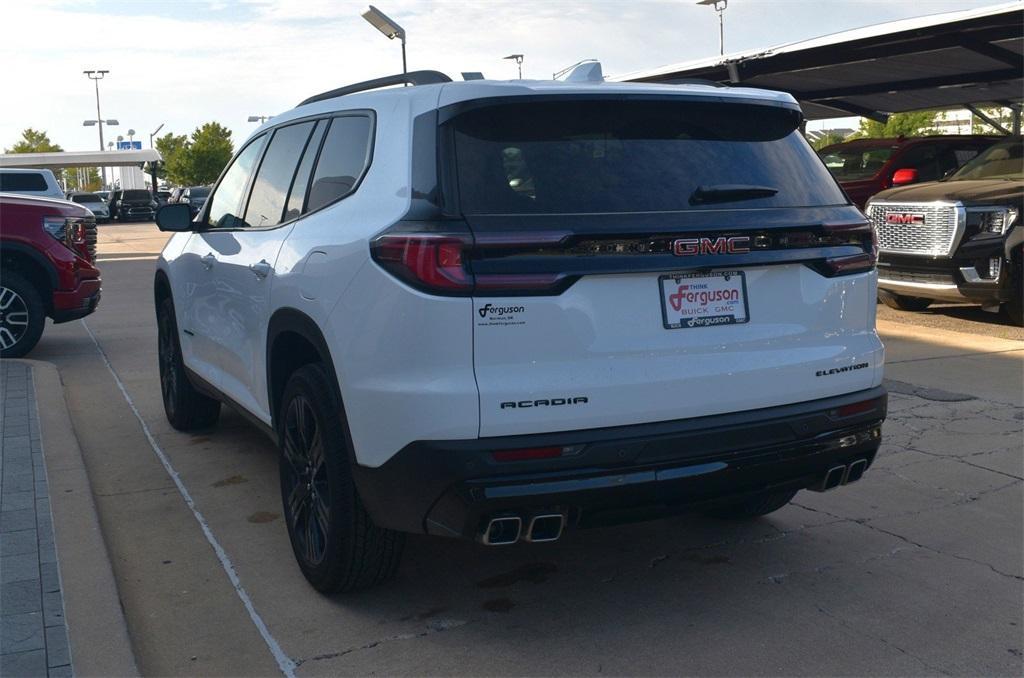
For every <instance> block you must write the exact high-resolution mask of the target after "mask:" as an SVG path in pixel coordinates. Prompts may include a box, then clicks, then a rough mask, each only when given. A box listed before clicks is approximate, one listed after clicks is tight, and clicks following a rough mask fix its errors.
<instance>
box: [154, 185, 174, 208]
mask: <svg viewBox="0 0 1024 678" xmlns="http://www.w3.org/2000/svg"><path fill="white" fill-rule="evenodd" d="M170 198H171V192H170V191H168V190H164V189H162V188H161V189H160V190H159V191H157V192H156V202H157V205H158V206H161V207H162V206H163V205H166V204H167V203H168V201H169V200H170Z"/></svg>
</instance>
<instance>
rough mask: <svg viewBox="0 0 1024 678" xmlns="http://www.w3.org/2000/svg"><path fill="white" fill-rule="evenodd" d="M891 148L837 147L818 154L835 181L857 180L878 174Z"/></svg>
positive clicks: (890, 153)
mask: <svg viewBox="0 0 1024 678" xmlns="http://www.w3.org/2000/svg"><path fill="white" fill-rule="evenodd" d="M893 150H894V149H892V148H891V147H874V148H864V147H863V146H861V147H860V148H857V147H846V148H843V147H839V148H834V149H832V150H830V151H823V152H821V153H819V155H820V156H821V160H822V162H824V163H825V167H827V168H828V171H829V172H831V173H832V176H834V177H835V178H836V180H837V181H859V180H861V179H870V178H871V177H873V176H875V175H876V174H878V172H879V170H881V169H882V166H883V165H885V163H886V162H887V161H888V160H889V156H891V155H892V152H893Z"/></svg>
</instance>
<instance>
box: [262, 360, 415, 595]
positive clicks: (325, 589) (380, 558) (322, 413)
mask: <svg viewBox="0 0 1024 678" xmlns="http://www.w3.org/2000/svg"><path fill="white" fill-rule="evenodd" d="M340 412H342V408H341V403H340V402H338V397H337V395H336V394H335V389H334V388H333V385H332V381H331V378H330V376H329V375H328V373H327V370H326V369H324V367H323V365H320V364H317V363H315V364H310V365H305V366H303V367H300V368H299V369H298V370H296V371H295V373H293V374H292V376H291V377H290V378H289V379H288V383H287V385H286V386H285V389H284V395H283V396H282V398H281V409H280V415H279V416H278V443H279V447H280V451H281V452H280V462H279V463H280V476H281V501H282V504H283V507H284V517H285V523H286V525H287V527H288V538H289V540H290V541H291V544H292V551H293V552H294V553H295V560H296V561H297V562H298V564H299V568H300V569H301V570H302V574H303V575H304V576H305V577H306V579H307V580H308V581H309V583H310V584H311V585H312V586H313V588H315V589H316V590H317V591H320V592H321V593H326V594H330V593H340V592H348V591H358V590H360V589H366V588H370V587H372V586H375V585H377V584H380V583H381V582H383V581H385V580H387V579H389V578H390V577H392V576H393V575H394V574H395V571H396V570H397V569H398V563H399V560H400V558H401V553H402V547H403V545H404V543H405V538H404V537H405V535H403V534H401V533H399V532H395V531H393V530H387V529H383V528H380V527H377V526H376V525H374V524H373V521H372V520H371V518H370V516H369V514H368V513H367V512H366V509H365V508H364V507H363V503H362V501H361V500H360V498H359V494H358V492H357V491H356V487H355V483H354V481H353V479H352V456H351V454H350V449H349V444H348V440H349V438H348V436H347V435H346V424H345V422H344V415H342V416H339V413H340Z"/></svg>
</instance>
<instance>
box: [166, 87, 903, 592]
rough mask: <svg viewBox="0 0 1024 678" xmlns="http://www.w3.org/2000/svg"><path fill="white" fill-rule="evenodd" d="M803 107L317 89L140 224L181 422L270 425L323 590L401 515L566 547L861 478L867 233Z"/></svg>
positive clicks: (391, 563)
mask: <svg viewBox="0 0 1024 678" xmlns="http://www.w3.org/2000/svg"><path fill="white" fill-rule="evenodd" d="M400 84H411V85H413V86H411V87H386V86H388V85H400ZM801 122H802V116H801V112H800V109H799V107H798V105H797V104H796V102H795V101H794V100H793V99H792V98H791V97H789V96H788V95H786V94H780V93H777V92H767V91H758V90H753V89H742V88H735V89H734V88H725V87H713V86H703V85H682V86H671V85H647V84H618V83H609V82H603V81H600V80H597V81H587V80H583V81H571V82H553V81H552V82H538V81H511V82H493V81H480V80H477V81H470V82H451V81H450V80H449V79H448V78H447V77H445V76H444V75H442V74H440V73H436V72H431V71H420V72H416V73H410V74H408V75H407V76H394V77H390V78H382V79H379V80H376V81H371V82H369V83H361V84H359V85H353V86H349V87H344V88H341V89H338V90H334V91H331V92H325V93H324V94H320V95H317V96H314V97H312V98H310V99H307V100H306V101H304V102H302V103H301V104H300V105H299V106H298V107H296V108H295V109H294V110H292V111H289V112H287V113H284V114H281V115H278V116H275V117H274V119H273V121H271V122H268V123H267V124H266V125H264V126H263V127H261V128H259V129H258V130H257V131H256V132H255V133H254V134H253V135H252V137H251V138H250V139H249V140H247V141H246V142H245V144H243V145H242V147H241V150H239V151H238V153H237V154H236V155H235V157H234V159H233V160H232V161H231V163H230V164H229V165H228V167H227V169H226V170H225V171H224V173H223V175H222V176H221V178H220V180H219V181H218V183H217V185H216V187H215V188H214V190H213V192H212V195H211V197H210V198H209V200H208V201H207V202H206V204H205V206H204V208H203V210H202V211H201V212H200V213H199V215H198V216H197V217H196V218H195V220H194V221H193V220H192V218H191V217H190V215H189V209H188V206H187V205H168V206H166V207H163V208H162V209H161V210H160V212H159V213H158V215H157V223H158V224H159V225H160V227H161V228H162V229H164V230H167V231H178V233H176V234H175V235H174V236H173V237H172V238H171V239H170V241H169V242H168V244H167V246H166V248H165V249H164V251H163V254H162V256H161V257H160V259H159V263H158V266H157V271H156V277H155V281H154V283H155V286H154V292H155V302H156V311H157V320H158V324H159V355H160V376H161V386H162V390H163V399H164V405H165V409H166V412H167V417H168V419H169V420H170V422H171V424H172V425H174V426H175V427H176V428H179V429H182V430H188V429H194V428H197V427H205V426H210V425H211V424H213V423H214V422H215V421H216V419H217V415H218V412H219V409H220V404H221V403H222V402H223V403H228V404H230V405H231V406H233V407H235V408H237V409H238V410H239V411H240V412H242V413H243V414H245V415H247V416H248V417H249V418H250V419H251V420H252V421H253V422H254V423H255V424H256V425H257V426H259V427H261V428H262V429H263V430H264V431H265V432H267V433H268V434H269V435H271V436H272V437H273V439H274V440H275V441H276V442H277V443H278V444H279V446H280V450H281V454H280V476H281V494H282V499H283V503H284V515H285V518H286V523H287V528H288V532H289V536H290V538H291V543H292V547H293V549H294V552H295V557H296V559H297V560H298V563H299V566H300V568H301V570H302V572H303V574H304V575H305V576H306V577H307V578H308V580H309V581H310V583H311V584H312V585H313V586H314V587H316V588H317V589H319V590H320V591H324V592H333V591H342V590H353V589H358V588H362V587H366V586H370V585H372V584H375V583H377V582H380V581H382V580H384V579H385V578H387V577H388V576H389V575H391V574H392V573H393V572H394V571H395V569H396V567H397V564H398V560H399V555H400V552H401V547H402V542H403V540H402V535H403V533H406V532H413V533H421V534H422V533H425V534H431V535H439V536H448V537H462V538H470V539H476V540H479V541H480V542H482V543H483V544H487V545H498V544H512V543H515V542H518V541H526V542H544V541H554V540H556V539H558V538H559V537H560V536H561V535H562V532H563V529H564V528H565V527H567V526H569V527H587V526H592V525H598V524H607V523H611V522H616V521H626V520H639V519H644V518H648V517H652V516H657V515H663V514H666V513H672V512H678V511H692V510H697V511H704V512H707V513H710V514H712V515H717V516H723V517H752V516H758V515H763V514H766V513H769V512H771V511H774V510H776V509H778V508H780V507H782V506H784V505H785V504H786V503H787V502H788V501H789V500H790V499H792V497H793V495H794V494H795V493H796V492H797V491H798V490H801V489H813V490H828V489H832V488H834V487H837V486H839V485H843V484H846V483H849V482H852V481H855V480H858V479H859V478H860V477H861V475H862V474H863V473H864V471H865V469H866V468H867V467H868V466H869V465H870V464H871V463H872V461H873V459H874V457H875V453H876V451H877V450H878V446H879V441H880V436H881V431H880V427H881V424H882V421H883V419H884V418H885V411H886V395H885V391H884V390H883V388H882V387H881V381H882V365H883V348H882V344H881V343H880V342H879V339H878V336H877V334H876V332H875V297H876V272H875V257H876V246H875V242H874V237H873V233H872V229H871V227H870V225H869V224H868V223H866V221H865V219H864V217H863V215H862V214H861V213H860V212H859V211H858V209H857V208H856V207H855V206H853V205H851V204H850V203H849V201H848V200H847V199H846V197H845V196H844V194H843V192H842V191H841V190H840V189H839V187H838V186H837V185H836V182H835V181H834V180H833V179H832V177H831V176H830V175H829V173H828V171H827V170H826V169H825V167H824V166H823V165H822V164H821V161H820V160H819V159H818V158H817V156H816V155H815V154H814V152H813V151H812V150H811V149H810V147H809V146H808V145H807V143H806V142H805V141H804V139H803V137H802V136H801V134H800V132H799V129H800V124H801Z"/></svg>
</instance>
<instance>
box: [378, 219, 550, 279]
mask: <svg viewBox="0 0 1024 678" xmlns="http://www.w3.org/2000/svg"><path fill="white" fill-rule="evenodd" d="M408 227H409V224H408V223H403V224H400V225H399V226H398V227H397V228H396V229H394V230H393V231H389V232H387V233H384V234H383V235H381V236H379V237H377V238H376V239H375V240H374V241H373V242H372V243H371V245H370V253H371V255H372V256H373V259H374V260H375V261H376V262H377V263H378V264H380V265H381V266H382V267H383V268H384V269H385V270H386V271H388V272H389V273H391V274H392V275H394V276H395V277H397V278H399V279H400V280H403V281H405V282H406V283H408V284H410V285H412V286H413V287H415V288H417V289H419V290H422V291H424V292H429V293H431V294H440V295H447V296H469V295H477V296H513V295H524V294H525V295H529V294H544V293H550V292H557V291H559V290H560V288H561V287H562V285H563V283H564V282H565V276H564V275H563V274H560V273H484V274H481V273H474V272H473V261H472V259H473V257H474V256H476V257H481V256H485V255H486V254H487V253H489V252H492V251H497V252H505V251H508V250H510V249H515V248H523V247H530V246H536V245H537V244H538V243H537V242H534V239H530V238H522V237H521V236H520V239H518V240H505V239H500V238H487V239H484V240H482V241H481V242H475V241H474V239H473V237H472V236H471V235H469V234H468V233H457V232H451V231H448V232H436V231H427V232H410V231H407V230H406V229H407V228H408ZM427 228H429V226H428V227H427ZM545 242H546V241H545Z"/></svg>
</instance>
